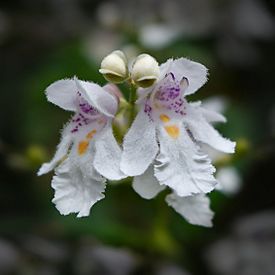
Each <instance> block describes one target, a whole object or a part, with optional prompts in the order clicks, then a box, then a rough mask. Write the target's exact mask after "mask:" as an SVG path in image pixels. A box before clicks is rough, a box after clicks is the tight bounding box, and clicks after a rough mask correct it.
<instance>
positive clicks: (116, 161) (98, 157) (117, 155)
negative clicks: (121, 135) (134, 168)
mask: <svg viewBox="0 0 275 275" xmlns="http://www.w3.org/2000/svg"><path fill="white" fill-rule="evenodd" d="M121 153H122V152H121V149H120V147H119V145H118V144H117V141H116V140H115V138H114V135H113V130H112V125H111V122H108V123H107V125H106V126H105V128H104V129H103V130H102V132H101V133H100V134H99V135H98V137H97V138H96V140H95V157H94V167H95V169H96V170H97V171H98V172H99V173H100V174H101V175H102V176H104V177H106V178H107V179H110V180H120V179H122V178H125V177H126V176H125V175H124V174H123V173H122V171H121V170H120V160H121Z"/></svg>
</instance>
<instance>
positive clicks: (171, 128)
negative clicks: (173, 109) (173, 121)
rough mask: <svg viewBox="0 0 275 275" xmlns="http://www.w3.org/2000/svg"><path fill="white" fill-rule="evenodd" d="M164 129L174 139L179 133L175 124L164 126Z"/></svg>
mask: <svg viewBox="0 0 275 275" xmlns="http://www.w3.org/2000/svg"><path fill="white" fill-rule="evenodd" d="M164 129H165V130H166V132H167V133H168V135H169V136H170V137H171V138H174V139H176V138H177V137H178V136H179V135H180V129H179V127H178V126H177V125H171V126H166V127H164Z"/></svg>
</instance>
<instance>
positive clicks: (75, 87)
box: [38, 78, 124, 217]
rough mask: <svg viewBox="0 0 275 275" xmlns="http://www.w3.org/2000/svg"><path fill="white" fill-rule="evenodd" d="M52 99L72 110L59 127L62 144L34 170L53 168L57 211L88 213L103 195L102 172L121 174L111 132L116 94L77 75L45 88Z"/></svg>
mask: <svg viewBox="0 0 275 275" xmlns="http://www.w3.org/2000/svg"><path fill="white" fill-rule="evenodd" d="M46 95H47V98H48V100H49V101H50V102H52V103H54V104H56V105H57V106H59V107H61V108H63V109H65V110H67V111H72V112H75V115H74V116H73V117H72V119H71V120H70V121H69V122H68V123H67V124H66V125H65V127H64V129H63V131H62V137H61V141H60V144H59V145H58V147H57V151H56V153H55V156H54V157H53V159H52V160H51V161H50V162H49V163H45V164H43V165H42V167H41V168H40V170H39V171H38V175H42V174H45V173H48V172H49V171H51V170H53V169H54V168H56V169H55V176H54V177H53V180H52V187H53V188H54V189H55V196H54V199H53V202H54V203H55V205H56V208H57V209H58V210H59V212H60V213H61V214H64V215H67V214H69V213H78V215H77V216H78V217H83V216H88V215H89V212H90V208H91V207H92V206H93V204H94V203H96V202H97V201H98V200H100V199H102V198H103V197H104V195H103V192H104V189H105V181H106V179H105V178H108V179H111V180H118V179H121V178H123V177H124V175H123V173H122V172H121V171H120V169H119V161H120V158H121V150H120V148H119V146H118V144H117V143H116V140H115V138H114V136H113V133H112V127H111V123H112V119H113V117H114V114H115V113H116V110H117V105H118V102H117V99H116V98H115V97H114V96H113V95H111V94H110V93H108V92H107V91H106V90H104V88H102V87H100V86H99V85H97V84H94V83H90V82H85V81H80V80H78V79H76V78H75V79H66V80H59V81H56V82H54V83H53V84H52V85H50V86H49V87H48V88H47V90H46Z"/></svg>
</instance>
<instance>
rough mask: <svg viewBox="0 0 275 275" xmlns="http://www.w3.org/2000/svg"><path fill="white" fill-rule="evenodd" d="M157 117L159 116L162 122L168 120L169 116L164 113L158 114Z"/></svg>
mask: <svg viewBox="0 0 275 275" xmlns="http://www.w3.org/2000/svg"><path fill="white" fill-rule="evenodd" d="M159 118H160V120H161V121H162V122H164V123H166V122H169V121H170V117H169V116H167V115H165V114H161V115H160V116H159Z"/></svg>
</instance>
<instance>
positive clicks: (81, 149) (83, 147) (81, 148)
mask: <svg viewBox="0 0 275 275" xmlns="http://www.w3.org/2000/svg"><path fill="white" fill-rule="evenodd" d="M88 146H89V141H86V140H83V141H80V142H79V143H78V154H79V155H83V154H84V153H85V152H86V151H87V149H88Z"/></svg>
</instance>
